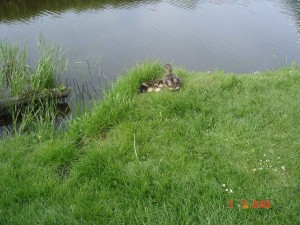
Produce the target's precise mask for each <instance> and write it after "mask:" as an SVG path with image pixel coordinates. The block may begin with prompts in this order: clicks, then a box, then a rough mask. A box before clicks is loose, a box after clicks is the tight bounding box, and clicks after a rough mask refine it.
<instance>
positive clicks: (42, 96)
mask: <svg viewBox="0 0 300 225" xmlns="http://www.w3.org/2000/svg"><path fill="white" fill-rule="evenodd" d="M70 93H71V90H70V89H63V90H57V89H47V90H44V91H42V92H40V93H34V94H32V93H30V94H25V95H22V96H14V97H10V98H7V99H4V100H0V109H5V108H8V107H11V106H14V105H18V106H22V105H26V104H28V103H31V102H36V101H39V100H47V99H60V98H65V97H68V95H69V94H70Z"/></svg>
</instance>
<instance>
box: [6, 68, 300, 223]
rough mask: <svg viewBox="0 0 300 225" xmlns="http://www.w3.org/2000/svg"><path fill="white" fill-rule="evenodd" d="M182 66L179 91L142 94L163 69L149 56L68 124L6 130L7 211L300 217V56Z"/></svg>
mask: <svg viewBox="0 0 300 225" xmlns="http://www.w3.org/2000/svg"><path fill="white" fill-rule="evenodd" d="M175 72H176V74H177V75H178V76H179V77H181V78H182V80H183V86H182V89H181V90H180V91H178V92H171V91H168V90H165V91H162V92H158V93H147V94H136V90H137V88H138V86H139V84H140V83H141V82H142V81H144V80H147V79H152V78H155V77H160V76H162V74H163V68H162V66H161V65H160V64H158V63H145V64H143V65H140V66H137V67H135V68H133V69H132V70H131V71H129V72H128V74H126V76H124V77H122V78H120V79H119V81H118V82H116V83H115V85H114V87H113V88H112V91H111V92H110V93H108V94H107V96H106V97H105V98H104V100H103V101H101V102H98V103H95V105H94V107H93V108H92V110H90V111H89V112H87V113H86V114H85V115H84V116H83V117H81V118H78V119H76V120H74V121H71V122H70V125H69V129H68V131H67V132H66V133H58V132H57V133H55V134H54V135H51V136H47V133H43V132H42V129H41V132H40V133H31V134H28V135H26V136H24V135H17V136H14V137H11V138H6V139H3V140H1V141H0V168H1V173H0V180H1V183H0V193H1V194H0V223H1V224H242V223H244V224H286V223H288V224H299V223H300V219H299V217H298V216H297V214H298V212H299V211H300V200H299V198H298V196H299V194H300V187H299V178H300V176H299V169H300V168H299V154H300V153H299V149H300V141H299V136H300V122H299V121H300V107H299V99H300V91H299V85H300V68H299V67H298V66H290V67H286V68H282V69H279V70H277V71H273V72H265V73H258V74H255V75H244V76H237V75H230V74H224V73H222V72H213V73H192V72H187V71H185V70H181V69H175ZM263 199H270V200H271V208H270V209H253V208H252V207H251V203H252V201H253V200H263ZM229 200H233V203H234V207H233V208H230V207H229V205H228V201H229ZM243 200H247V204H248V205H249V207H248V208H247V209H246V205H245V202H244V201H243Z"/></svg>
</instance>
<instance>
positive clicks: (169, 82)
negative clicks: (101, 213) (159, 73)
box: [163, 64, 181, 90]
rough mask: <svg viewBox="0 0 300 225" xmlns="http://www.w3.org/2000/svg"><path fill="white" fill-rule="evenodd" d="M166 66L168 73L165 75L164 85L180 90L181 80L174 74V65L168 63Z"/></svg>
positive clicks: (170, 88)
mask: <svg viewBox="0 0 300 225" xmlns="http://www.w3.org/2000/svg"><path fill="white" fill-rule="evenodd" d="M164 68H165V70H166V74H165V76H164V77H163V84H164V86H165V87H168V88H169V90H179V89H180V84H181V81H180V79H179V77H177V76H176V75H175V74H173V71H172V66H171V65H170V64H166V65H165V66H164Z"/></svg>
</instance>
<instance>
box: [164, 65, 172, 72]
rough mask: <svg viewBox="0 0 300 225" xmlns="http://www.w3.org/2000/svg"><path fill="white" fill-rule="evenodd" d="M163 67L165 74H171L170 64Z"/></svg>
mask: <svg viewBox="0 0 300 225" xmlns="http://www.w3.org/2000/svg"><path fill="white" fill-rule="evenodd" d="M164 67H165V69H166V72H167V73H172V67H171V65H170V64H166V65H165V66H164Z"/></svg>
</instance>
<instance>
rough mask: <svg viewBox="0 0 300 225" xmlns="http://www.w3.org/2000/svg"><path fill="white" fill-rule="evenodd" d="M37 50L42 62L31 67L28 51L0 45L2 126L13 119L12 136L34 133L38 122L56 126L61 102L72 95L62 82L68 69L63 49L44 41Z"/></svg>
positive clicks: (41, 40) (37, 61)
mask: <svg viewBox="0 0 300 225" xmlns="http://www.w3.org/2000/svg"><path fill="white" fill-rule="evenodd" d="M37 50H38V59H37V60H36V62H35V63H34V65H30V64H29V62H28V52H27V49H26V48H23V49H22V48H21V47H20V46H19V44H18V43H14V44H10V43H7V42H5V41H0V116H1V117H0V120H1V121H0V124H1V125H2V124H7V121H2V120H3V119H2V118H10V119H9V120H11V123H12V130H11V131H10V133H17V132H21V133H22V132H23V131H25V130H26V131H27V132H30V131H33V129H32V128H33V127H35V124H36V122H37V120H38V121H39V122H42V123H43V121H47V123H53V124H54V123H55V122H54V121H55V118H56V115H57V114H58V111H57V109H56V104H57V103H58V102H59V101H58V99H60V98H65V97H67V96H68V95H69V93H70V89H68V88H67V87H65V86H64V85H63V84H61V82H60V80H61V73H62V71H63V70H64V69H65V67H66V65H65V64H64V60H63V58H62V53H61V49H59V48H58V47H56V46H54V45H52V46H48V45H47V44H46V43H45V41H44V39H43V38H40V40H39V41H38V42H37ZM21 117H22V120H20V118H21Z"/></svg>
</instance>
